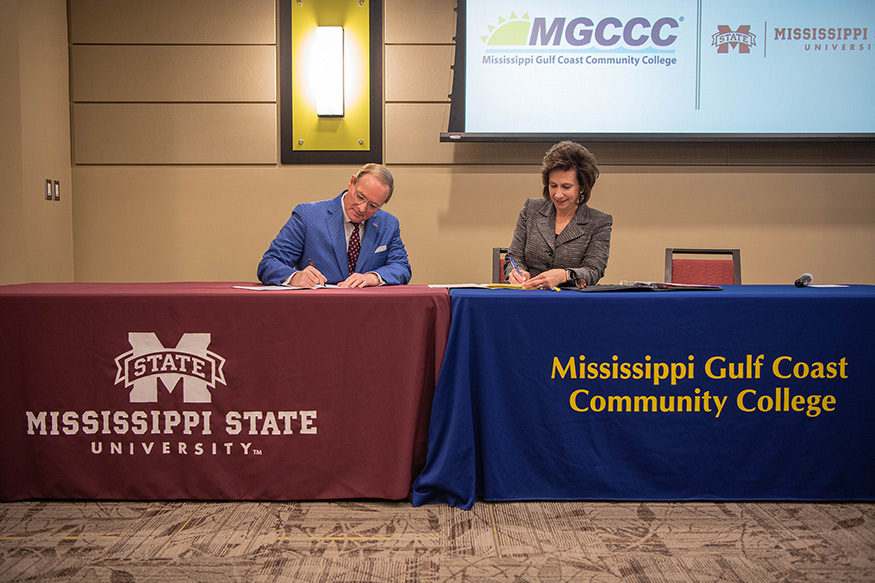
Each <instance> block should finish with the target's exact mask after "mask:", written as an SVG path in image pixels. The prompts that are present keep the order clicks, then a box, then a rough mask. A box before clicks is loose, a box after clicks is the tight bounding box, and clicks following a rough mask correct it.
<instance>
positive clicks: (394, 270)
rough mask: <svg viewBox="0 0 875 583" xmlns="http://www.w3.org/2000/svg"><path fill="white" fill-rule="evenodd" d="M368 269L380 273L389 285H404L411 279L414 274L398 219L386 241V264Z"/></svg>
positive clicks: (394, 222)
mask: <svg viewBox="0 0 875 583" xmlns="http://www.w3.org/2000/svg"><path fill="white" fill-rule="evenodd" d="M393 218H394V217H393ZM367 271H373V272H375V273H377V274H379V275H380V277H382V278H383V281H385V282H386V284H387V285H404V284H406V283H407V282H409V281H410V278H411V276H412V271H411V269H410V261H409V260H408V259H407V250H406V249H405V248H404V242H403V241H401V227H400V225H399V223H398V220H397V219H396V220H394V221H393V223H392V235H391V238H390V239H389V241H388V242H387V243H386V263H385V265H383V266H381V267H378V268H376V269H370V270H367Z"/></svg>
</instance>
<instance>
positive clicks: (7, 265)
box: [0, 2, 42, 285]
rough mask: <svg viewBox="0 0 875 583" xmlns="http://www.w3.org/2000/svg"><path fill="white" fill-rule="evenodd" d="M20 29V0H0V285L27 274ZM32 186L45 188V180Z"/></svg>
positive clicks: (23, 278) (22, 278)
mask: <svg viewBox="0 0 875 583" xmlns="http://www.w3.org/2000/svg"><path fill="white" fill-rule="evenodd" d="M18 30H19V27H18V5H17V3H16V2H0V79H3V82H2V83H0V134H2V135H3V139H0V176H2V180H0V285H6V284H10V283H22V282H24V281H25V274H26V262H25V253H24V250H25V244H26V232H25V225H24V195H23V190H24V184H23V182H22V167H21V140H22V134H21V82H20V79H21V70H20V59H19V40H18V39H19V33H18ZM29 186H30V188H29V189H28V190H29V191H31V190H33V191H35V190H36V189H37V188H39V189H40V192H42V190H41V189H42V184H39V185H29ZM33 196H37V194H36V192H33Z"/></svg>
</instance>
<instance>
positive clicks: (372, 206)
mask: <svg viewBox="0 0 875 583" xmlns="http://www.w3.org/2000/svg"><path fill="white" fill-rule="evenodd" d="M352 195H353V196H354V197H355V203H354V204H365V203H367V205H368V209H370V210H372V211H378V210H380V208H381V207H382V206H383V205H381V204H377V203H375V202H371V201H369V200H368V199H366V198H365V197H364V196H362V194H361V193H360V192H359V191H358V190H356V191H355V192H353V193H352Z"/></svg>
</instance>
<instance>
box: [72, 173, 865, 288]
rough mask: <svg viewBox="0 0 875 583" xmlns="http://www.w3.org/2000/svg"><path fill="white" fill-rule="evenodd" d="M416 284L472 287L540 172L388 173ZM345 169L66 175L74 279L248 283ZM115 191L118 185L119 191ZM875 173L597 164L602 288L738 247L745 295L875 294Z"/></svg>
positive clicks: (484, 275) (333, 189)
mask: <svg viewBox="0 0 875 583" xmlns="http://www.w3.org/2000/svg"><path fill="white" fill-rule="evenodd" d="M390 168H391V170H392V172H393V174H394V176H395V183H396V191H395V195H394V196H393V197H392V200H391V202H390V203H389V204H388V205H387V207H386V210H387V211H389V212H391V213H393V214H395V215H396V216H397V217H398V218H399V219H400V221H401V233H402V237H403V239H404V243H405V245H406V247H407V250H408V253H409V255H410V260H411V264H412V266H413V283H414V284H428V283H463V282H471V281H474V282H485V281H488V279H489V278H490V274H491V269H490V257H491V249H492V247H494V246H506V245H508V244H509V243H510V240H511V237H512V235H513V228H514V225H515V223H516V218H517V215H518V213H519V209H520V207H521V206H522V204H523V202H524V200H525V199H526V198H528V197H531V196H537V195H538V192H539V190H540V181H539V177H538V166H537V165H528V166H523V165H517V166H455V167H446V166H416V165H403V166H390ZM354 170H355V168H354V167H351V166H294V167H279V166H276V167H233V166H232V167H212V168H204V167H196V166H185V167H182V166H180V167H166V166H161V167H154V166H138V167H131V166H77V167H75V168H74V170H73V178H74V182H75V183H76V191H77V192H76V198H75V208H74V211H75V212H74V215H73V216H74V233H75V237H74V241H75V266H76V279H77V280H78V281H186V280H188V281H192V280H194V281H198V280H201V281H208V280H214V281H252V280H253V279H254V278H255V269H256V265H257V264H258V261H259V260H260V259H261V255H262V254H263V253H264V251H265V250H266V249H267V247H268V245H269V244H270V241H271V240H272V239H273V237H275V236H276V234H277V232H278V231H279V229H280V227H281V226H282V225H283V223H284V222H285V221H286V219H287V218H288V217H289V214H290V213H291V210H292V208H293V207H294V205H295V204H297V203H299V202H305V201H309V200H319V199H324V198H328V197H331V196H334V195H335V194H337V193H338V192H340V190H341V189H342V188H343V186H344V185H345V183H346V181H347V180H348V179H349V175H350V174H351V173H352V172H353V171H354ZM120 185H123V187H121V186H120ZM873 191H875V174H873V173H871V172H860V171H856V170H854V169H849V171H847V172H845V171H834V170H826V171H824V170H820V169H809V170H806V171H804V172H791V171H786V170H785V169H776V170H769V171H765V170H762V169H756V168H735V169H729V170H727V169H725V168H719V167H707V168H674V169H671V170H666V169H664V168H661V167H635V168H630V167H622V166H620V167H618V166H604V167H603V168H602V175H601V177H600V178H599V180H598V182H597V183H596V186H595V189H594V191H593V198H592V205H593V206H594V207H595V208H598V209H600V210H603V211H605V212H609V213H611V214H612V215H613V217H614V231H613V237H612V244H611V257H610V261H609V263H608V269H607V273H606V275H605V279H604V280H603V282H604V283H616V282H618V281H619V280H621V279H648V280H661V279H662V277H663V257H664V251H665V248H666V247H680V246H690V247H739V248H740V249H741V250H742V276H743V278H744V282H745V283H748V284H770V283H781V284H788V283H790V282H792V281H793V280H795V278H796V277H798V276H799V275H800V274H801V273H803V272H805V271H808V272H811V273H813V274H814V276H815V279H816V280H817V282H819V283H865V284H875V256H873V254H872V252H871V250H872V249H873V248H875V197H873V196H872V192H873Z"/></svg>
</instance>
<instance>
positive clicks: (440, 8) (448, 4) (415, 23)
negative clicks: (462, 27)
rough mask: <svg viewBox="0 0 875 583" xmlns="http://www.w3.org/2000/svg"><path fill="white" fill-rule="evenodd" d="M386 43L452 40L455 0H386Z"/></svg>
mask: <svg viewBox="0 0 875 583" xmlns="http://www.w3.org/2000/svg"><path fill="white" fill-rule="evenodd" d="M383 7H384V8H383V11H384V14H385V22H386V29H385V34H384V40H385V42H386V43H389V44H392V43H425V44H428V43H451V42H453V36H454V35H455V30H456V12H455V10H454V9H455V7H456V0H428V1H427V2H423V1H415V2H411V1H410V0H385V2H384V4H383Z"/></svg>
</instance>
